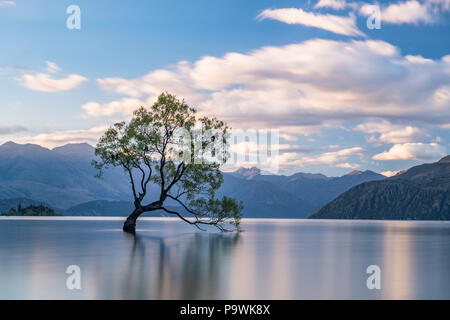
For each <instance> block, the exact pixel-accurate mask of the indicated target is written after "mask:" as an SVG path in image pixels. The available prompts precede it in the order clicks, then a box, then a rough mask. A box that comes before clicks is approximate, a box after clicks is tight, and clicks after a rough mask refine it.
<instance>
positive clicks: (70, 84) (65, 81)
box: [16, 61, 88, 92]
mask: <svg viewBox="0 0 450 320" xmlns="http://www.w3.org/2000/svg"><path fill="white" fill-rule="evenodd" d="M46 65H47V68H46V71H47V72H49V73H53V74H54V73H59V72H60V71H61V69H60V68H59V67H58V65H57V64H56V63H54V62H52V61H46ZM49 73H37V74H24V75H23V76H20V77H17V78H16V80H17V81H18V82H19V84H20V85H21V86H22V87H24V88H27V89H30V90H34V91H42V92H59V91H68V90H71V89H74V88H76V87H78V86H79V85H81V84H82V83H83V82H85V81H87V80H88V79H87V78H85V77H83V76H81V75H78V74H69V75H68V76H66V77H61V78H54V77H53V76H52V75H51V74H49Z"/></svg>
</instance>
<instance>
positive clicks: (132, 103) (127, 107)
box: [81, 98, 145, 117]
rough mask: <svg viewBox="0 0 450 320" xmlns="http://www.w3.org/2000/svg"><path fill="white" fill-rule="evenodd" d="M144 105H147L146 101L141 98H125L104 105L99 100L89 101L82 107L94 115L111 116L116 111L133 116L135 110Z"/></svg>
mask: <svg viewBox="0 0 450 320" xmlns="http://www.w3.org/2000/svg"><path fill="white" fill-rule="evenodd" d="M142 105H145V102H143V101H141V100H139V99H135V98H124V99H122V100H120V101H112V102H110V103H106V104H103V105H102V104H100V103H97V102H88V103H86V104H84V105H82V106H81V108H82V109H83V110H84V111H85V112H86V115H88V116H93V117H98V116H111V115H113V114H116V113H122V114H123V115H126V116H131V115H132V114H133V111H134V110H136V109H137V108H139V107H140V106H142Z"/></svg>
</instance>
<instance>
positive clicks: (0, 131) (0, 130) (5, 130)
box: [0, 126, 28, 135]
mask: <svg viewBox="0 0 450 320" xmlns="http://www.w3.org/2000/svg"><path fill="white" fill-rule="evenodd" d="M24 131H28V129H27V128H25V127H23V126H9V127H0V135H5V134H14V133H18V132H24Z"/></svg>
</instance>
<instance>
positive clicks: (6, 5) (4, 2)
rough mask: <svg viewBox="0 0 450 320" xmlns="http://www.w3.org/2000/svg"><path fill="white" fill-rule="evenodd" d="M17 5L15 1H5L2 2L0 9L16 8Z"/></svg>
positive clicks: (0, 2)
mask: <svg viewBox="0 0 450 320" xmlns="http://www.w3.org/2000/svg"><path fill="white" fill-rule="evenodd" d="M15 5H16V3H15V2H14V1H9V0H3V1H0V7H14V6H15Z"/></svg>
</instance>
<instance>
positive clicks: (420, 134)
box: [355, 120, 429, 144]
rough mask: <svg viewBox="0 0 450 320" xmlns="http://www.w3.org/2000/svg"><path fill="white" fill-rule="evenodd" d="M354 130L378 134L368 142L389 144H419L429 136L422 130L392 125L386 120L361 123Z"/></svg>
mask: <svg viewBox="0 0 450 320" xmlns="http://www.w3.org/2000/svg"><path fill="white" fill-rule="evenodd" d="M355 130H358V131H362V132H366V133H380V135H379V136H378V137H374V136H372V137H371V139H370V141H373V142H384V143H389V144H394V143H407V142H420V141H424V140H425V139H427V138H428V137H429V134H428V133H427V132H426V131H425V130H423V129H419V128H416V127H412V126H404V125H400V124H392V123H390V122H389V121H386V120H384V121H374V122H366V123H361V124H359V125H357V126H356V127H355Z"/></svg>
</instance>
